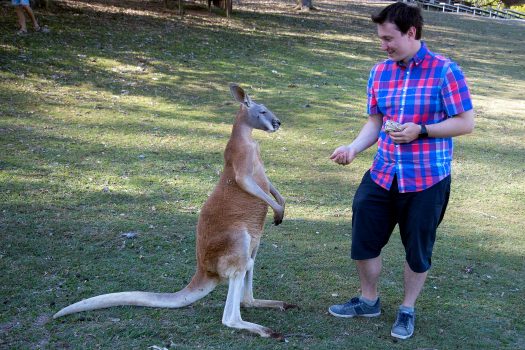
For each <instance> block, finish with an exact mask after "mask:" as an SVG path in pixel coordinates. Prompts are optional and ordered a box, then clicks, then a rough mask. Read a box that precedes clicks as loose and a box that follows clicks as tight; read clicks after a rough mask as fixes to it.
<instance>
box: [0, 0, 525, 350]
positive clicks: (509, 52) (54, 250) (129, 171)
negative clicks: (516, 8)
mask: <svg viewBox="0 0 525 350" xmlns="http://www.w3.org/2000/svg"><path fill="white" fill-rule="evenodd" d="M59 3H60V4H61V7H60V8H57V9H55V10H53V11H50V12H40V11H38V12H37V14H38V15H39V16H40V17H41V18H43V20H44V21H45V24H48V25H49V26H50V28H51V29H52V32H51V33H50V34H49V35H33V34H31V35H29V36H27V37H17V36H15V35H14V34H12V35H11V34H9V33H13V32H14V30H15V20H16V19H15V17H14V14H12V15H13V16H3V17H1V18H0V30H1V31H2V37H1V39H0V50H1V55H0V65H1V66H0V68H1V69H0V79H1V81H2V84H1V85H0V147H1V149H2V153H1V154H0V203H1V205H0V268H1V270H2V271H3V272H4V275H2V283H1V284H0V298H1V299H0V301H1V303H0V332H1V333H0V335H1V336H0V347H2V348H3V347H5V348H13V349H15V348H16V349H17V348H35V347H38V344H44V345H43V347H47V348H67V347H69V348H75V349H77V348H97V347H99V348H123V349H135V348H147V347H149V346H152V345H158V346H161V345H162V346H168V347H169V345H170V344H175V345H173V347H175V348H181V349H194V348H196V347H198V346H200V347H202V348H217V349H222V348H228V349H231V348H235V349H236V348H250V349H262V348H268V349H277V348H282V347H291V348H298V349H328V348H330V349H334V348H369V349H386V348H398V349H401V348H406V347H407V346H408V347H410V348H439V349H441V348H443V349H449V348H456V347H462V348H466V349H483V348H485V349H494V348H502V349H504V348H509V349H514V348H522V347H523V346H524V342H525V339H524V337H523V334H525V325H524V323H523V320H522V317H521V315H522V314H524V313H525V311H524V309H523V303H522V297H521V296H522V294H523V287H522V280H523V275H524V274H525V271H524V269H525V261H524V256H523V251H525V241H524V240H523V239H522V235H523V222H524V216H523V213H524V212H525V199H524V198H525V197H524V196H523V193H525V181H524V180H523V174H524V172H525V168H524V164H525V162H524V158H523V154H525V149H524V148H523V145H524V144H525V126H524V125H525V124H524V122H525V113H524V111H525V102H524V100H523V99H522V98H521V95H522V93H521V92H522V91H524V90H525V75H524V74H525V71H524V70H523V69H521V68H520V67H521V66H520V63H521V61H520V59H521V57H523V56H524V55H525V51H524V48H525V46H524V45H522V44H523V30H524V26H523V24H522V23H519V22H512V24H510V23H508V22H504V21H490V20H488V19H477V18H472V17H467V16H458V15H451V14H448V15H447V14H441V13H427V12H425V19H426V31H425V33H424V35H425V37H426V40H427V43H428V45H429V46H430V47H431V48H432V49H433V50H434V51H436V52H439V53H443V54H445V55H447V56H450V57H452V58H454V59H455V60H456V61H458V62H459V63H460V65H461V67H462V69H463V70H464V71H465V73H466V75H467V77H468V80H469V83H470V85H471V89H472V93H473V97H474V104H475V107H476V123H477V124H476V129H475V132H474V133H473V134H472V135H469V136H465V137H461V138H458V139H457V140H456V141H455V145H456V149H455V155H454V156H455V159H454V164H453V181H452V186H453V193H452V197H451V201H450V205H449V208H448V211H447V215H446V217H445V221H444V222H443V224H442V225H441V227H440V230H439V233H438V239H437V242H436V249H435V253H434V256H433V264H434V265H433V268H432V270H431V272H430V275H429V281H428V283H427V286H426V288H425V291H424V293H423V295H422V296H421V298H420V300H419V304H418V310H419V311H418V329H417V334H416V336H415V338H414V339H412V340H410V341H409V342H404V343H401V342H399V343H395V342H392V340H391V338H390V336H389V332H388V331H389V329H390V326H391V322H392V321H393V317H394V312H395V309H396V307H397V305H398V304H399V302H400V298H401V293H402V289H403V285H402V278H401V271H402V263H403V256H402V255H403V254H400V251H401V250H402V246H401V242H400V240H399V237H398V236H397V230H396V231H395V233H394V235H393V236H392V238H391V243H390V244H389V245H388V246H387V248H386V249H385V251H384V271H383V276H382V285H381V293H382V297H383V315H382V316H381V317H380V318H377V319H371V320H339V319H334V318H333V317H330V316H328V315H327V313H326V308H327V306H328V305H330V304H332V303H335V302H340V301H342V300H343V299H345V298H349V297H351V296H352V295H354V294H355V293H358V288H359V283H358V279H357V275H356V273H355V268H354V266H353V265H352V263H351V261H350V259H349V257H348V250H349V248H350V238H351V226H350V221H351V216H352V210H351V207H352V198H353V195H354V193H355V190H356V188H357V186H358V184H359V182H360V180H361V177H362V175H363V173H364V172H365V171H366V170H367V169H368V167H369V166H370V164H371V161H372V157H373V155H374V150H373V149H371V150H368V151H366V152H364V153H363V154H361V155H360V156H359V157H358V158H357V159H356V160H355V161H354V163H353V164H352V165H351V166H348V167H340V166H338V165H335V164H333V163H331V162H330V161H329V160H328V157H329V155H330V153H331V152H332V150H333V149H334V148H335V147H336V146H338V145H340V144H343V143H348V142H350V141H351V140H352V139H353V138H354V137H356V136H357V133H358V132H359V130H360V127H361V125H362V124H363V123H364V122H365V120H366V83H367V79H368V71H369V69H370V68H371V66H372V65H373V64H374V63H375V62H377V61H378V60H381V59H384V55H383V53H382V52H381V51H380V50H379V44H378V41H377V39H376V37H375V28H373V25H372V24H371V23H370V21H369V14H370V12H371V11H373V10H374V9H377V8H379V7H380V6H382V5H383V4H379V3H377V4H376V3H374V4H372V3H370V4H367V3H359V4H358V3H352V2H348V1H338V0H321V1H318V2H317V3H316V6H318V7H319V8H320V11H317V12H315V11H314V12H311V13H295V12H291V11H290V10H289V7H290V6H291V5H292V2H291V1H290V2H289V3H287V2H271V1H266V2H260V1H257V2H255V1H243V2H242V4H237V3H236V4H235V5H234V6H235V7H237V8H238V9H239V11H237V12H236V14H235V16H234V17H232V18H231V19H230V20H227V19H226V18H224V17H223V16H222V15H221V13H220V12H218V11H216V12H213V13H212V14H208V13H207V11H206V10H205V9H204V7H203V8H202V9H199V8H198V6H197V7H190V8H189V10H188V12H187V13H186V15H185V17H184V19H182V20H181V19H180V18H179V16H178V14H177V12H176V9H172V8H171V7H170V8H169V9H168V10H166V9H164V8H162V4H161V2H149V1H141V2H137V3H131V2H130V3H116V2H111V4H110V5H111V6H109V7H108V6H105V5H104V4H103V3H102V2H82V1H61V2H59ZM126 6H132V8H131V7H126ZM170 6H172V4H171V3H170ZM137 27H138V28H139V30H137ZM230 82H237V83H240V84H241V85H242V86H244V87H245V88H246V90H247V91H248V93H249V94H250V95H251V96H252V97H253V98H254V99H255V100H257V101H259V102H262V103H264V104H265V105H266V106H268V107H269V108H270V109H271V110H273V111H274V112H275V113H276V114H277V115H278V116H279V118H280V119H281V121H282V122H283V125H282V128H281V130H280V131H279V132H277V133H273V134H266V133H263V132H259V131H255V132H254V137H255V138H256V139H257V140H258V142H259V144H260V146H261V152H262V158H263V160H264V162H265V165H266V168H267V174H268V176H269V177H270V179H271V180H272V181H273V183H274V184H275V185H276V187H277V188H278V189H279V190H280V192H282V193H283V195H284V196H285V197H286V199H287V212H286V218H285V221H284V223H283V224H282V225H281V226H279V227H273V226H271V225H270V221H268V225H267V227H266V230H265V236H264V238H263V241H262V246H261V250H260V252H259V255H258V257H257V264H256V273H255V274H256V277H255V287H254V288H255V291H256V294H257V295H256V296H259V297H264V298H276V299H279V298H280V299H285V300H287V301H291V302H295V303H298V304H300V305H301V307H302V308H301V309H300V310H293V311H291V312H287V313H279V312H275V311H271V310H243V311H242V313H243V317H244V318H245V319H246V320H249V321H253V322H258V323H261V324H263V325H266V326H270V327H272V328H275V329H276V330H279V331H282V332H284V333H286V334H294V335H295V336H291V337H289V339H288V340H289V342H288V343H282V344H281V343H275V342H274V341H271V340H267V339H260V338H257V337H253V336H251V335H249V334H246V333H243V332H238V331H232V330H231V329H228V328H226V327H223V326H222V325H221V324H220V319H221V315H222V307H223V302H224V300H225V295H226V287H225V286H221V287H219V288H218V289H217V291H216V292H214V293H213V294H212V295H210V296H209V297H208V298H206V299H204V300H202V301H200V302H198V303H196V304H195V305H194V306H193V307H191V308H184V309H180V310H151V309H134V308H115V309H111V310H102V311H97V312H92V313H85V314H79V315H74V316H71V317H69V318H67V319H66V318H65V319H63V320H61V321H51V320H50V319H49V317H50V315H52V314H53V313H54V312H56V311H57V310H58V309H59V308H61V307H63V306H65V305H66V304H68V303H70V302H73V301H77V300H78V299H80V298H83V297H87V296H91V295H95V294H100V293H105V292H109V291H121V290H131V289H140V290H156V291H175V290H178V289H180V288H181V287H183V286H184V284H185V283H187V282H188V281H189V279H190V278H191V275H192V273H193V270H194V263H195V255H194V244H195V238H194V231H195V225H196V221H197V217H198V213H199V210H200V207H201V206H202V203H203V202H204V201H205V200H206V198H207V196H208V195H209V194H210V193H211V191H212V190H213V188H214V186H215V184H216V182H217V180H218V178H219V173H220V171H221V170H222V166H223V165H222V162H223V159H222V152H223V149H224V147H225V145H226V142H227V140H228V137H229V134H230V131H231V123H232V122H233V120H234V117H235V114H236V112H237V110H238V106H237V104H236V103H235V102H233V100H232V98H231V96H230V93H229V91H228V83H230ZM126 232H137V233H138V237H137V238H136V239H134V240H126V239H124V238H123V237H121V235H122V234H123V233H126ZM468 269H470V270H469V271H470V272H466V271H467V270H468Z"/></svg>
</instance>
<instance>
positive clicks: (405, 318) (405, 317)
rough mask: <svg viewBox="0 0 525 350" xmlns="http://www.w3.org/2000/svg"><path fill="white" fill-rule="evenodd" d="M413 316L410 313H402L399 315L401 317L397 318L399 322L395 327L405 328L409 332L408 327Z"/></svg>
mask: <svg viewBox="0 0 525 350" xmlns="http://www.w3.org/2000/svg"><path fill="white" fill-rule="evenodd" d="M412 317H413V316H412V315H411V314H409V313H406V312H401V313H400V314H399V317H398V318H397V322H396V325H395V327H399V326H401V327H403V328H405V329H407V330H408V325H409V321H410V319H411V318H412Z"/></svg>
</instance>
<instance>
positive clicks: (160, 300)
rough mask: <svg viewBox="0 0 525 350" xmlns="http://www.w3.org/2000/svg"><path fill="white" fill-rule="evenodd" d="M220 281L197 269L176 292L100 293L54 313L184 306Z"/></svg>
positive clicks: (204, 293) (194, 300) (64, 313)
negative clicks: (185, 284) (121, 307)
mask: <svg viewBox="0 0 525 350" xmlns="http://www.w3.org/2000/svg"><path fill="white" fill-rule="evenodd" d="M218 283H219V281H218V280H217V279H213V278H210V277H208V276H206V275H205V273H202V272H200V271H197V273H196V274H195V276H193V278H192V280H191V282H190V283H189V284H188V285H187V286H186V287H184V288H183V289H182V290H180V291H178V292H176V293H150V292H120V293H110V294H103V295H98V296H96V297H92V298H89V299H84V300H81V301H79V302H77V303H75V304H72V305H69V306H67V307H65V308H63V309H62V310H60V311H59V312H57V313H56V314H55V315H53V318H58V317H61V316H65V315H69V314H72V313H75V312H81V311H88V310H96V309H104V308H108V307H112V306H124V305H135V306H148V307H163V308H179V307H184V306H187V305H190V304H192V303H194V302H196V301H197V300H199V299H201V298H204V297H205V296H206V295H208V294H209V293H210V292H211V291H212V290H214V289H215V287H216V286H217V284H218Z"/></svg>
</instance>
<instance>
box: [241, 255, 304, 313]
mask: <svg viewBox="0 0 525 350" xmlns="http://www.w3.org/2000/svg"><path fill="white" fill-rule="evenodd" d="M258 248H259V247H256V248H255V249H254V250H253V253H252V256H251V258H252V261H253V262H255V256H256V255H257V250H258ZM254 265H255V264H254V263H252V264H250V265H249V266H248V270H247V271H246V277H245V279H244V293H243V298H242V306H243V307H266V308H274V309H280V310H288V309H291V308H295V307H297V305H294V304H288V303H285V302H283V301H279V300H263V299H254V297H253V268H254Z"/></svg>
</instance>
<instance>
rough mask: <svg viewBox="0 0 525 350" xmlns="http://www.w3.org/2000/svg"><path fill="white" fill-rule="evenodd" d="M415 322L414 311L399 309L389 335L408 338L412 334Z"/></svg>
mask: <svg viewBox="0 0 525 350" xmlns="http://www.w3.org/2000/svg"><path fill="white" fill-rule="evenodd" d="M415 322H416V314H415V313H410V312H407V311H403V310H399V311H398V312H397V317H396V322H394V325H393V326H392V331H391V332H390V335H391V336H393V337H395V338H399V339H408V338H410V337H411V336H412V335H413V334H414V325H415Z"/></svg>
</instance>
